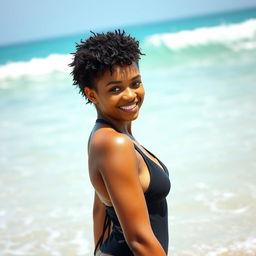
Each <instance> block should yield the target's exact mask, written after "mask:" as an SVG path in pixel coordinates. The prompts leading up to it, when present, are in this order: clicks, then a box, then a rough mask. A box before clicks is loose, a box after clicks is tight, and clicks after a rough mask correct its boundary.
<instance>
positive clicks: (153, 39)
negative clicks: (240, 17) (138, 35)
mask: <svg viewBox="0 0 256 256" xmlns="http://www.w3.org/2000/svg"><path fill="white" fill-rule="evenodd" d="M146 43H148V44H150V45H154V46H161V45H165V46H167V47H168V48H170V49H172V50H180V49H182V48H186V47H190V46H193V47H195V46H202V45H208V44H221V45H224V46H226V47H228V48H231V49H233V50H234V51H239V50H251V49H255V48H256V19H250V20H247V21H244V22H242V23H239V24H222V25H220V26H215V27H202V28H197V29H194V30H184V31H180V32H176V33H163V34H155V35H152V36H149V37H148V38H147V39H146Z"/></svg>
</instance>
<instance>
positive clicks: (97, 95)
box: [85, 63, 166, 256]
mask: <svg viewBox="0 0 256 256" xmlns="http://www.w3.org/2000/svg"><path fill="white" fill-rule="evenodd" d="M85 93H86V96H87V97H88V99H90V100H91V101H92V102H93V104H94V105H95V107H96V110H97V116H98V118H102V119H105V120H108V121H110V122H111V123H113V124H114V125H115V127H116V128H117V129H118V130H120V131H121V132H122V133H119V132H117V131H115V130H114V129H112V128H110V127H109V126H108V125H105V124H102V123H97V124H96V125H95V127H94V129H93V131H92V135H91V139H90V143H89V148H88V150H89V175H90V179H91V182H92V185H93V186H94V189H95V199H94V209H93V218H94V240H95V243H96V242H97V241H98V239H99V236H100V235H101V232H102V226H103V221H104V217H105V207H104V204H105V205H108V206H113V207H114V208H115V212H116V214H117V216H118V219H119V221H120V224H121V227H122V229H123V232H124V236H125V239H126V242H127V244H128V245H129V247H130V248H131V249H132V251H133V254H134V255H135V256H145V255H155V256H164V255H166V254H165V252H164V250H163V248H162V247H161V245H160V243H159V241H158V240H157V239H156V237H155V235H154V233H153V231H152V229H151V225H150V220H149V215H148V210H147V206H146V201H145V197H144V192H145V191H146V190H147V188H148V186H149V183H150V175H149V171H148V168H147V165H146V164H145V162H144V160H143V158H142V156H141V155H140V154H139V153H138V152H137V151H136V150H135V148H134V145H133V143H136V145H137V146H138V147H140V148H141V150H142V151H143V152H144V153H145V154H146V155H147V156H148V157H149V158H151V159H152V160H153V161H155V162H156V163H157V164H158V165H159V166H160V164H159V162H158V161H157V160H156V159H155V158H154V157H153V156H151V155H150V154H149V153H148V152H147V151H145V150H144V149H143V148H142V147H141V146H140V145H139V143H138V142H137V141H135V140H134V138H133V137H132V136H131V135H132V129H131V124H132V121H133V120H135V119H136V118H137V117H138V115H139V109H140V107H141V105H142V103H143V99H144V93H145V92H144V87H143V84H142V80H141V76H140V72H139V68H138V66H137V64H136V63H133V64H132V65H126V66H114V69H113V72H112V73H111V72H110V71H109V70H106V71H105V72H104V74H103V75H102V76H100V77H97V78H96V79H95V88H93V89H90V88H88V87H86V88H85ZM105 238H106V237H105ZM138 241H139V242H138ZM99 255H102V256H103V255H105V256H107V255H109V254H104V253H102V252H100V250H98V252H97V256H99Z"/></svg>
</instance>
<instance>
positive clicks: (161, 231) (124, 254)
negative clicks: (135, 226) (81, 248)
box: [94, 119, 171, 256]
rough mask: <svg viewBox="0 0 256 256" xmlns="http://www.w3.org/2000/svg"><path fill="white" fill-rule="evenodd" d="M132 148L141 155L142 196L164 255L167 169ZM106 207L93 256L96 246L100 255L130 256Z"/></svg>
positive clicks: (117, 226) (165, 243)
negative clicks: (144, 172)
mask: <svg viewBox="0 0 256 256" xmlns="http://www.w3.org/2000/svg"><path fill="white" fill-rule="evenodd" d="M96 122H97V123H105V124H107V125H109V126H111V127H112V128H113V129H115V130H116V131H118V130H117V129H116V128H115V127H114V126H113V124H112V123H110V122H109V121H107V120H103V119H97V120H96ZM118 132H120V131H118ZM134 148H135V150H137V151H138V152H139V154H141V156H142V157H143V159H144V161H145V163H146V165H147V167H148V170H149V174H150V183H149V187H148V189H147V191H146V192H145V193H144V196H145V200H146V204H147V208H148V213H149V218H150V224H151V227H152V230H153V232H154V234H155V236H156V238H157V239H158V241H159V242H160V244H161V245H162V247H163V249H164V251H165V252H166V255H167V251H168V242H169V237H168V208H167V201H166V196H167V195H168V193H169V191H170V188H171V183H170V180H169V173H168V170H167V168H166V166H165V165H164V164H163V163H162V162H161V161H160V160H159V159H158V158H157V157H156V156H154V155H153V154H152V153H151V152H149V151H148V150H147V149H145V148H144V149H145V150H146V151H147V152H148V153H149V154H150V155H152V156H153V157H155V158H156V159H157V160H158V162H159V163H160V164H161V166H162V168H161V167H160V166H159V165H158V164H156V163H155V162H154V161H153V160H151V159H150V158H149V157H148V156H147V155H146V154H145V153H143V151H142V150H141V149H140V148H139V147H138V146H136V144H134ZM105 207H106V217H105V221H104V225H103V231H102V235H101V237H100V238H99V241H98V243H97V244H96V247H95V250H94V255H95V254H96V250H97V248H98V246H100V250H101V251H102V252H103V253H107V254H111V255H113V256H133V253H132V251H131V250H130V248H129V246H128V245H127V243H126V241H125V238H124V234H123V231H122V228H121V225H120V223H119V220H118V217H117V215H116V213H115V209H114V207H112V206H106V205H105ZM111 222H112V223H113V227H112V231H111V233H110V225H111ZM131 225H132V224H131ZM106 231H107V232H108V238H107V239H106V240H105V241H104V243H102V242H103V238H104V234H105V232H106Z"/></svg>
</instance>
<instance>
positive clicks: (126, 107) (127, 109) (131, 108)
mask: <svg viewBox="0 0 256 256" xmlns="http://www.w3.org/2000/svg"><path fill="white" fill-rule="evenodd" d="M137 105H138V104H137V103H134V104H132V105H130V106H122V107H119V108H121V109H122V110H124V111H133V110H134V109H135V108H136V107H137Z"/></svg>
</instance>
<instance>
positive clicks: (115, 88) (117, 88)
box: [109, 87, 121, 93]
mask: <svg viewBox="0 0 256 256" xmlns="http://www.w3.org/2000/svg"><path fill="white" fill-rule="evenodd" d="M120 90H121V89H120V88H119V87H112V88H111V89H110V90H109V91H110V92H115V93H117V92H119V91H120Z"/></svg>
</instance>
